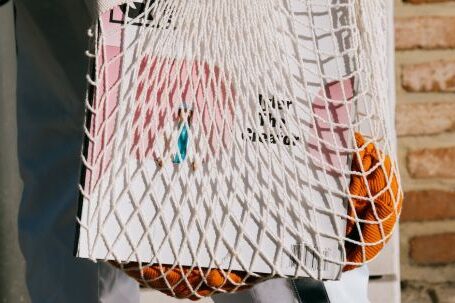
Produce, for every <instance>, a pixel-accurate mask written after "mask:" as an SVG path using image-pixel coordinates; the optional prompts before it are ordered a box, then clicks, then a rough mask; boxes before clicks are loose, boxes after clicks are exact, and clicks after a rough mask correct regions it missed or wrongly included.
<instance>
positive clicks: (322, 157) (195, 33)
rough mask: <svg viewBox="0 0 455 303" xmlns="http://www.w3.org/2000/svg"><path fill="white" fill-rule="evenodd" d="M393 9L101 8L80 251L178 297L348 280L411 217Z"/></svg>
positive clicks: (213, 0) (320, 0)
mask: <svg viewBox="0 0 455 303" xmlns="http://www.w3.org/2000/svg"><path fill="white" fill-rule="evenodd" d="M386 4H387V1H386V0H248V1H246V0H199V1H197V0H146V1H121V0H119V1H115V0H104V1H103V0H100V1H98V3H97V12H98V19H97V21H96V23H95V24H94V25H93V27H92V28H91V29H90V30H89V36H90V38H91V39H90V40H91V43H90V48H89V50H88V51H87V56H88V57H89V58H90V65H89V73H88V75H87V80H88V93H87V98H86V100H85V105H86V122H85V127H84V131H85V143H84V147H83V151H82V164H83V165H82V167H83V169H82V174H81V182H80V211H79V218H78V222H79V228H78V234H77V255H78V256H79V257H83V258H90V259H92V260H104V261H108V262H110V263H111V264H113V265H114V266H117V267H119V268H121V269H122V270H123V271H125V272H126V273H127V274H129V275H130V276H132V277H134V278H135V279H136V280H137V281H139V282H140V283H141V285H142V286H145V287H152V288H155V289H158V290H161V291H162V292H164V293H167V294H169V295H172V296H175V297H179V298H185V297H186V298H191V299H194V300H196V299H199V298H201V297H204V296H210V295H213V294H215V293H220V292H235V291H238V290H241V289H244V288H247V287H250V286H251V285H253V284H255V283H258V282H259V281H262V280H265V279H270V278H274V277H304V276H308V277H312V278H314V279H319V280H323V279H324V280H325V279H331V280H336V279H338V278H339V277H340V275H341V273H342V272H343V271H345V270H349V269H352V268H355V267H356V266H359V265H361V264H364V263H366V262H368V261H370V260H372V259H373V258H374V257H375V256H376V255H377V254H378V253H379V252H380V250H381V249H382V248H383V247H384V245H385V243H386V242H387V240H388V239H389V238H390V236H391V234H392V232H393V230H394V226H395V224H396V221H397V218H398V216H399V213H400V211H401V204H402V197H403V195H402V191H401V187H400V181H399V175H398V169H397V162H396V157H395V139H394V138H395V135H394V129H393V119H392V116H393V114H392V113H393V108H392V107H391V102H389V100H388V85H389V84H388V81H387V78H388V69H387V57H386V49H387V48H386V45H387V37H386V33H387V32H388V29H387V24H388V22H387V14H386Z"/></svg>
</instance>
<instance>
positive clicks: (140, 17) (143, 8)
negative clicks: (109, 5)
mask: <svg viewBox="0 0 455 303" xmlns="http://www.w3.org/2000/svg"><path fill="white" fill-rule="evenodd" d="M118 9H120V12H121V13H118ZM174 15H175V9H174V8H172V6H171V5H170V4H164V5H160V1H159V0H148V1H145V2H144V1H134V2H130V3H125V4H122V5H120V6H118V8H114V9H112V10H111V13H110V18H109V22H111V23H118V24H127V25H135V26H145V27H153V28H161V29H170V28H171V27H172V24H173V22H172V20H173V16H174ZM174 29H175V28H174Z"/></svg>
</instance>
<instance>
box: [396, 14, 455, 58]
mask: <svg viewBox="0 0 455 303" xmlns="http://www.w3.org/2000/svg"><path fill="white" fill-rule="evenodd" d="M395 39H396V41H395V43H396V48H397V49H399V50H404V49H418V48H423V49H437V48H454V47H455V17H451V16H417V17H399V18H396V20H395Z"/></svg>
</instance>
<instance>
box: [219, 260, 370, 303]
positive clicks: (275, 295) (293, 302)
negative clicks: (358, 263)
mask: <svg viewBox="0 0 455 303" xmlns="http://www.w3.org/2000/svg"><path fill="white" fill-rule="evenodd" d="M368 278H369V275H368V268H367V266H363V267H360V268H357V269H355V270H352V271H349V272H346V273H344V274H343V275H342V276H341V280H340V281H328V282H324V286H325V288H326V291H327V295H328V296H329V300H330V302H331V303H354V302H355V303H368V302H369V300H368V293H367V290H368ZM213 301H214V302H215V303H233V302H235V303H277V302H279V303H299V302H298V299H297V297H296V296H295V295H294V291H293V289H292V287H291V285H290V283H289V280H286V279H274V280H269V281H266V282H263V283H260V284H258V285H256V286H254V287H253V288H252V289H250V290H247V291H243V292H239V293H236V294H222V295H216V296H214V297H213Z"/></svg>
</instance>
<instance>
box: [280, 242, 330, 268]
mask: <svg viewBox="0 0 455 303" xmlns="http://www.w3.org/2000/svg"><path fill="white" fill-rule="evenodd" d="M291 252H292V254H289V259H287V260H288V261H287V264H286V265H287V266H286V267H287V268H297V267H298V266H301V264H302V263H303V266H304V267H306V268H308V269H310V270H313V271H317V270H318V269H319V267H320V265H321V267H322V271H327V270H328V269H329V262H327V261H326V259H327V258H329V257H330V255H331V249H330V248H325V249H324V250H323V251H322V253H321V254H322V256H321V257H319V256H318V254H317V253H316V251H315V249H314V248H310V247H309V245H307V244H306V243H297V244H294V245H292V246H291Z"/></svg>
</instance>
